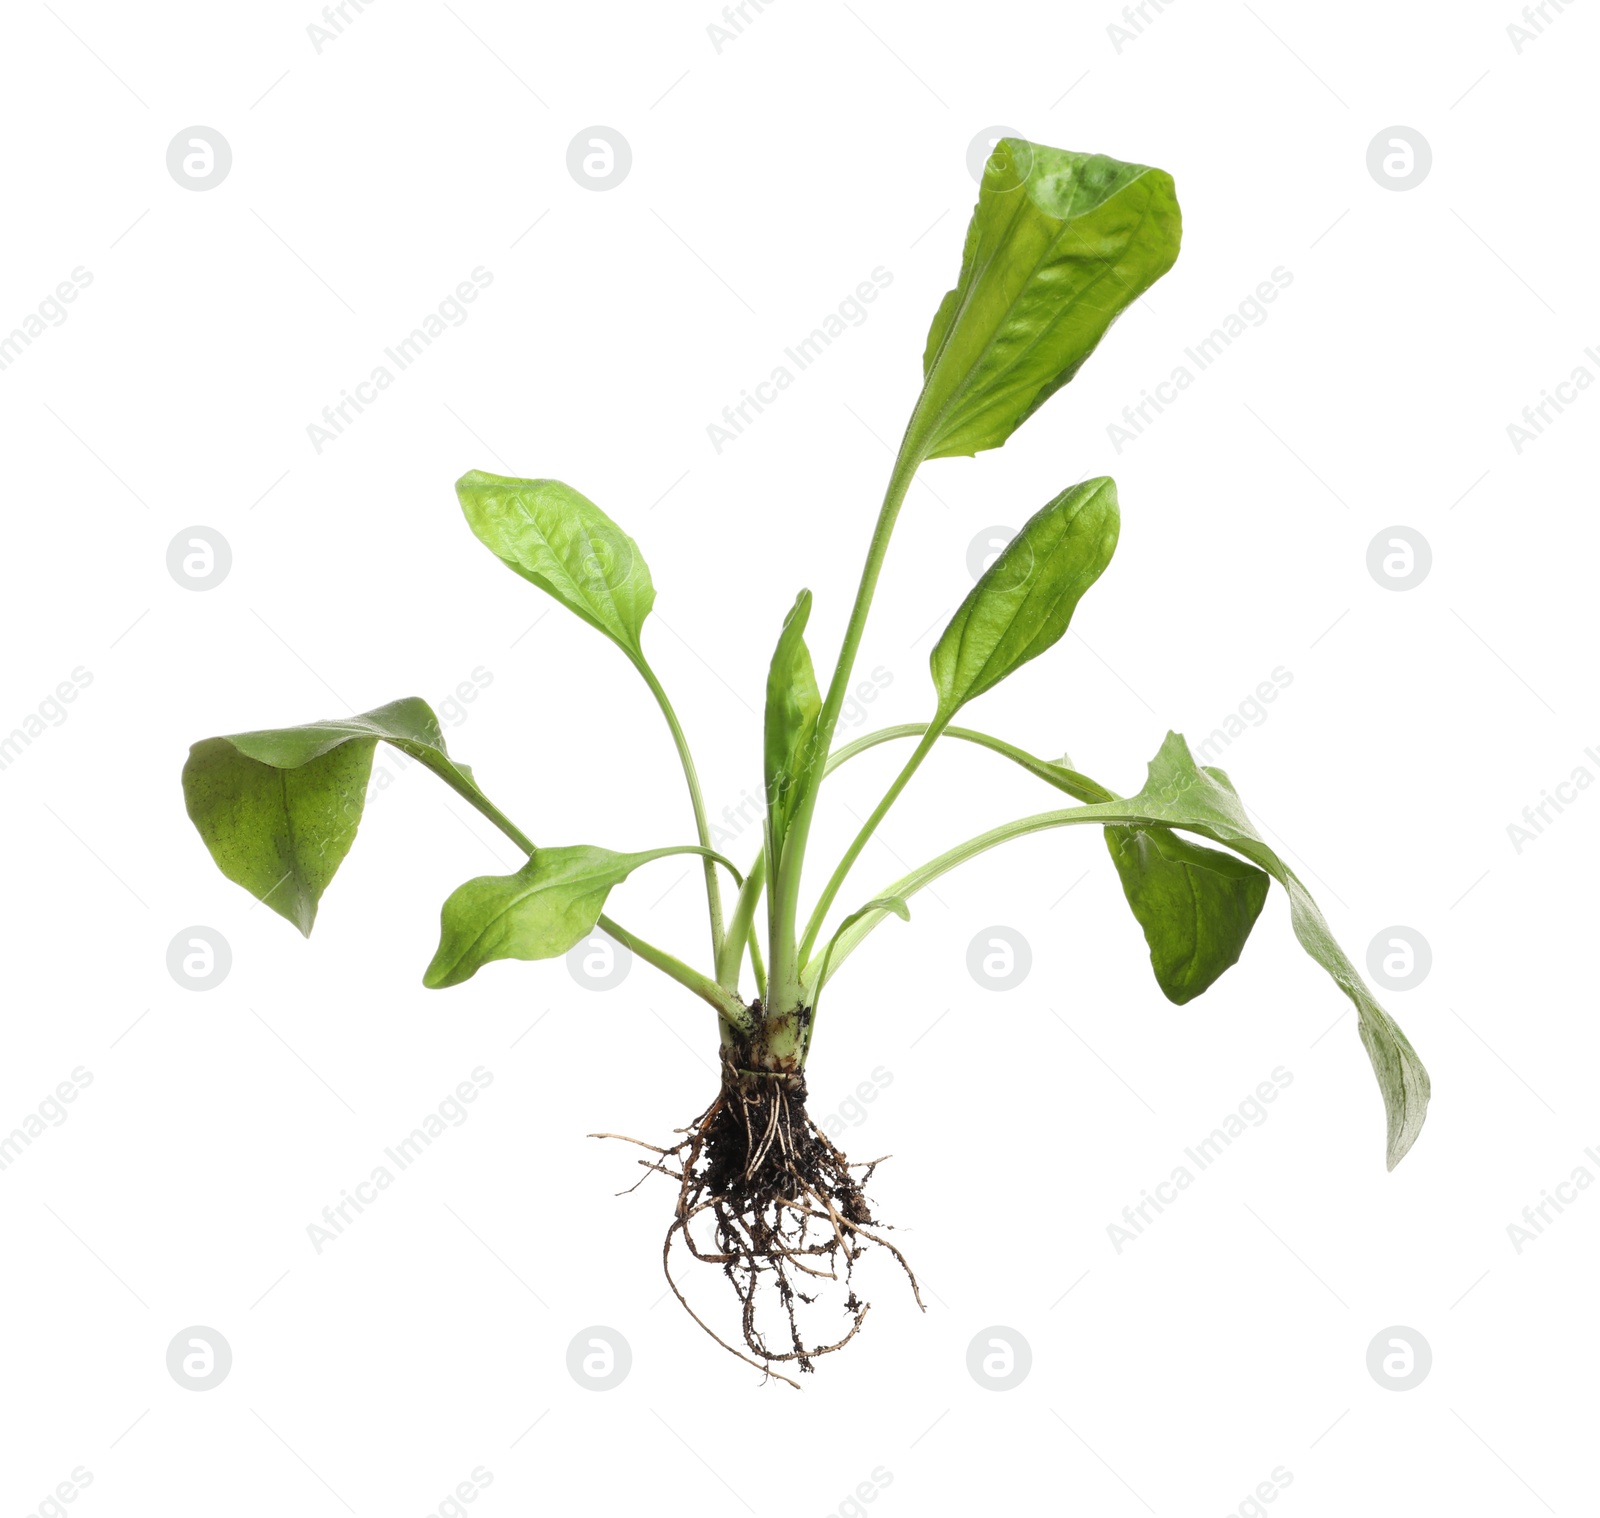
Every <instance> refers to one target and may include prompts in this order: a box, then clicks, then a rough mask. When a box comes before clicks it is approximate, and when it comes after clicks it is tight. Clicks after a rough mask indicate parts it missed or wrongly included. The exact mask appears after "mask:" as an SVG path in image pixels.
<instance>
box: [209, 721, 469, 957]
mask: <svg viewBox="0 0 1600 1518" xmlns="http://www.w3.org/2000/svg"><path fill="white" fill-rule="evenodd" d="M379 739H382V740H383V741H384V742H386V743H392V744H393V745H394V746H395V747H396V748H398V749H400V750H401V751H402V752H403V753H405V754H407V755H409V756H410V757H411V758H413V759H417V760H419V761H421V763H423V764H424V765H426V766H427V767H428V768H429V769H430V770H432V771H433V772H434V774H436V775H438V776H439V777H440V779H442V780H443V781H444V782H445V783H446V784H447V785H449V786H450V787H451V788H452V789H454V790H456V791H458V792H459V793H460V794H461V795H463V796H465V797H466V798H467V799H468V800H469V801H471V802H472V803H473V805H474V806H477V807H479V808H480V809H481V810H484V811H486V812H487V813H488V814H489V815H491V816H498V815H499V814H498V813H497V812H496V811H495V809H494V807H493V806H492V804H491V803H490V802H489V801H488V798H487V797H485V796H484V795H483V793H482V792H481V791H480V790H479V789H478V787H477V784H476V782H475V781H474V780H473V779H472V776H471V773H470V772H469V771H468V770H467V769H466V767H465V766H464V765H458V764H456V763H455V762H454V761H453V760H452V759H451V758H450V756H449V754H448V753H447V752H446V751H445V743H444V737H443V735H442V734H441V733H440V731H439V719H438V718H437V717H435V716H434V714H433V710H432V708H431V707H429V705H428V703H427V702H426V701H422V700H419V699H418V698H417V697H415V696H407V697H405V698H403V699H401V700H399V701H391V702H390V703H389V704H388V705H387V706H380V707H378V708H377V709H376V710H375V711H370V712H363V713H362V714H361V715H360V716H358V717H343V718H336V719H334V720H332V721H328V722H310V723H307V724H305V725H304V726H302V727H280V728H265V729H262V730H260V731H258V732H251V733H234V734H232V735H231V736H229V737H225V738H206V739H204V740H202V741H201V742H199V743H196V744H195V745H194V746H193V747H192V748H191V749H190V750H189V758H188V761H187V762H186V763H185V764H184V766H183V796H184V804H185V806H186V808H187V810H188V813H189V819H190V821H192V822H193V823H194V825H195V827H196V829H197V830H198V831H199V834H200V837H201V838H202V839H203V840H204V841H205V845H206V847H207V848H208V849H209V850H210V851H211V857H212V858H213V859H214V860H215V861H216V863H217V868H218V869H220V870H221V871H222V873H223V874H224V875H226V876H227V877H228V879H229V880H231V881H233V882H234V883H235V884H237V885H241V886H243V887H244V888H245V890H247V891H249V892H250V894H251V895H252V896H254V897H256V899H257V900H259V901H262V902H265V903H266V905H267V906H269V907H271V908H272V910H273V911H274V912H277V913H278V914H279V915H280V916H282V917H286V918H288V920H289V921H290V922H292V923H293V924H294V925H295V926H296V927H297V928H299V929H300V931H301V932H302V933H304V934H306V935H308V936H309V935H310V932H311V925H312V923H313V922H315V920H316V916H317V903H318V901H319V900H320V899H321V897H322V893H323V891H325V890H326V889H327V886H328V882H329V881H330V880H332V879H333V876H334V873H335V871H337V870H338V868H339V866H340V864H341V863H343V861H344V857H345V855H346V854H347V853H349V851H350V845H351V844H352V843H353V842H354V841H355V836H356V829H357V827H358V826H360V823H361V814H362V811H363V809H364V807H365V805H366V797H367V781H368V778H369V776H370V775H371V772H372V751H373V749H374V748H375V747H376V746H377V744H378V740H379Z"/></svg>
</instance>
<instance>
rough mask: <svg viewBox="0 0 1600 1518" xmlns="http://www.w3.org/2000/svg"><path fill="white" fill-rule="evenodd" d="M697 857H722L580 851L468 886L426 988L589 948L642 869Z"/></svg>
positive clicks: (453, 905) (561, 852) (533, 861)
mask: <svg viewBox="0 0 1600 1518" xmlns="http://www.w3.org/2000/svg"><path fill="white" fill-rule="evenodd" d="M698 853H705V854H707V855H708V856H709V857H711V858H717V857H718V856H716V855H711V854H710V851H709V850H703V849H696V848H670V849H651V850H650V851H649V852H647V853H643V854H614V853H612V852H611V850H610V849H598V848H592V847H589V846H586V845H581V844H580V845H577V846H575V847H572V848H558V849H535V850H534V852H533V856H532V858H530V859H529V860H528V862H527V863H526V864H525V865H523V867H522V868H521V869H520V870H518V871H517V873H516V874H515V875H480V876H479V877H478V878H477V879H475V880H469V881H468V882H467V883H466V884H465V885H463V886H458V887H457V888H456V889H455V890H454V891H452V892H451V893H450V896H449V898H448V899H447V900H446V901H445V904H444V907H443V909H442V910H441V912H440V914H439V915H440V921H439V947H438V949H437V950H436V951H435V952H434V956H433V961H432V963H431V964H429V966H428V968H427V970H426V971H425V972H424V973H423V977H422V983H423V985H425V986H428V987H430V988H432V989H434V990H438V989H439V988H441V987H443V986H458V985H460V984H461V982H462V981H464V980H471V979H472V977H473V976H474V975H476V974H477V973H478V971H479V970H481V969H482V968H483V966H484V965H486V964H488V963H489V962H490V961H491V960H495V959H555V958H557V957H558V956H559V955H562V954H565V953H566V952H567V950H568V949H570V948H572V946H573V945H574V944H577V943H581V942H582V941H583V939H584V937H585V936H586V935H587V934H588V933H589V932H590V931H592V929H593V928H594V925H595V923H596V922H598V921H599V920H600V914H601V912H603V911H604V910H605V905H606V897H607V896H609V895H610V894H611V889H612V887H613V886H616V885H620V884H621V883H622V882H623V881H624V880H626V879H627V878H628V876H629V875H631V874H632V873H633V871H635V870H636V869H638V868H639V866H640V865H642V864H648V863H649V862H650V861H651V860H652V859H661V858H664V857H665V856H666V855H668V854H698ZM724 862H725V861H724ZM730 868H731V866H730Z"/></svg>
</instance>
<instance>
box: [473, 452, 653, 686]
mask: <svg viewBox="0 0 1600 1518" xmlns="http://www.w3.org/2000/svg"><path fill="white" fill-rule="evenodd" d="M456 494H457V495H458V496H459V497H460V499H461V509H462V510H463V511H464V512H465V513H466V517H467V523H468V525H469V526H470V527H471V528H472V530H473V532H475V533H476V534H477V535H478V538H479V540H480V541H481V542H482V543H484V544H485V545H486V546H487V547H488V548H489V549H490V550H491V551H492V552H493V553H494V554H495V555H496V556H497V557H498V558H499V559H500V560H501V561H502V562H503V563H505V564H507V565H509V566H510V567H511V568H512V569H514V570H515V571H516V572H517V573H518V574H519V575H521V576H522V577H523V579H525V580H531V581H532V582H533V583H534V584H535V585H537V586H538V587H539V589H540V590H542V591H545V592H546V593H547V594H549V595H552V596H554V597H555V598H556V600H558V601H559V602H560V603H561V604H562V605H563V606H565V607H566V608H567V610H568V611H572V612H576V613H577V615H578V616H580V617H582V618H583V620H584V621H585V622H587V623H588V624H589V625H590V626H591V627H596V628H599V630H600V631H601V632H603V633H604V634H605V635H606V636H607V637H608V638H610V639H611V640H612V642H614V643H616V644H617V645H618V646H619V647H621V648H622V649H623V650H624V651H625V652H627V653H629V654H630V655H633V656H634V657H635V658H642V657H643V655H642V653H641V651H640V643H639V638H640V632H641V629H642V628H643V627H644V619H645V618H646V617H648V616H649V615H650V608H651V607H652V606H653V605H654V604H655V599H656V588H655V586H654V584H653V583H652V582H651V579H650V569H649V566H648V565H647V564H646V563H645V561H644V555H643V554H642V553H640V552H639V545H638V544H637V543H635V542H634V541H633V539H632V538H630V537H629V536H628V535H627V533H625V532H624V531H623V530H622V529H621V528H620V527H618V526H617V524H616V523H615V522H613V521H612V520H611V518H610V517H608V516H607V515H606V514H605V512H603V511H602V510H601V509H600V508H599V507H598V506H596V505H595V504H594V502H592V501H590V500H588V499H586V498H585V497H584V496H581V495H579V494H578V492H577V491H576V490H574V489H573V488H572V487H571V486H570V485H563V484H562V483H561V481H560V480H515V479H508V478H506V477H505V476H504V475H498V474H485V473H483V472H482V471H481V470H478V469H474V470H472V471H471V472H470V473H467V474H464V475H462V476H461V478H460V479H459V480H457V481H456Z"/></svg>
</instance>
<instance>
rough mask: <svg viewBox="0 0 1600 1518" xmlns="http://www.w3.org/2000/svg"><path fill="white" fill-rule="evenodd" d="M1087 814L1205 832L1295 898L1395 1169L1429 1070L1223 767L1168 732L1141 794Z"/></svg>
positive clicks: (1304, 941) (1410, 1138) (1302, 929)
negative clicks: (1334, 991)
mask: <svg viewBox="0 0 1600 1518" xmlns="http://www.w3.org/2000/svg"><path fill="white" fill-rule="evenodd" d="M1083 810H1084V811H1085V812H1109V811H1113V810H1121V811H1125V812H1131V813H1134V814H1137V815H1136V818H1134V819H1125V820H1139V821H1152V822H1164V823H1167V824H1168V825H1169V826H1173V827H1182V828H1185V829H1187V830H1189V831H1190V832H1196V833H1199V834H1200V835H1201V836H1202V837H1205V838H1209V839H1211V840H1212V841H1213V842H1214V843H1221V844H1225V845H1226V846H1227V847H1228V848H1230V849H1232V850H1233V851H1234V852H1235V853H1237V854H1242V855H1243V856H1244V857H1245V858H1246V859H1248V860H1250V861H1251V862H1252V863H1253V864H1257V865H1259V866H1260V867H1261V868H1262V869H1263V870H1265V871H1266V872H1267V874H1269V875H1270V876H1272V878H1273V879H1274V880H1276V881H1277V882H1278V884H1279V885H1281V886H1282V887H1283V888H1284V890H1285V891H1286V892H1287V893H1288V896H1289V913H1290V920H1291V922H1292V924H1293V926H1294V936H1295V937H1296V938H1297V939H1299V940H1300V946H1301V948H1303V949H1304V950H1305V951H1306V953H1307V954H1309V955H1310V956H1311V957H1312V958H1313V959H1314V960H1316V962H1317V963H1318V964H1319V965H1321V966H1322V968H1323V969H1324V970H1326V971H1327V972H1328V974H1329V976H1330V977H1332V979H1333V982H1334V984H1335V985H1337V986H1338V987H1339V989H1340V990H1341V991H1343V992H1344V994H1345V995H1346V996H1348V997H1349V998H1350V1000H1351V1002H1352V1003H1353V1004H1354V1005H1355V1009H1356V1013H1357V1016H1358V1019H1359V1027H1360V1033H1361V1042H1362V1044H1363V1046H1364V1047H1365V1048H1366V1051H1367V1058H1368V1059H1369V1060H1371V1062H1372V1069H1373V1073H1374V1074H1375V1075H1376V1076H1377V1078H1378V1089H1379V1090H1380V1091H1381V1092H1382V1093H1383V1103H1384V1108H1385V1111H1386V1113H1387V1115H1388V1164H1389V1168H1390V1169H1391V1170H1393V1169H1394V1167H1395V1166H1396V1165H1398V1164H1399V1163H1400V1161H1401V1160H1402V1159H1403V1158H1404V1157H1405V1154H1406V1152H1407V1150H1409V1149H1410V1148H1411V1146H1412V1145H1413V1144H1414V1143H1415V1142H1416V1140H1417V1135H1418V1134H1419V1133H1420V1132H1421V1131H1422V1123H1423V1119H1424V1118H1425V1116H1426V1115H1427V1110H1428V1096H1429V1094H1430V1091H1431V1083H1430V1082H1429V1080H1428V1072H1427V1070H1426V1069H1425V1068H1424V1066H1423V1063H1422V1061H1421V1060H1420V1059H1418V1058H1417V1053H1416V1050H1414V1049H1413V1048H1412V1047H1411V1044H1410V1042H1409V1040H1407V1038H1406V1036H1405V1034H1404V1033H1402V1032H1401V1031H1400V1028H1399V1026H1398V1025H1397V1024H1396V1023H1395V1021H1394V1019H1393V1018H1391V1017H1390V1016H1389V1014H1388V1013H1387V1012H1385V1011H1384V1010H1383V1008H1382V1007H1381V1006H1379V1004H1378V1002H1377V999H1376V998H1375V997H1374V996H1373V994H1372V992H1371V991H1369V990H1368V989H1367V986H1366V983H1365V982H1364V981H1363V980H1362V979H1361V976H1360V975H1359V974H1358V973H1357V971H1356V968H1355V966H1354V965H1353V964H1351V963H1350V960H1349V958H1348V957H1347V956H1346V954H1345V952H1344V950H1343V949H1341V948H1340V947H1339V945H1338V942H1337V941H1336V940H1335V939H1334V936H1333V933H1332V931H1331V930H1330V929H1329V927H1328V923H1327V919H1326V918H1324V917H1323V915H1322V911H1321V909H1320V908H1319V907H1318V906H1317V904H1316V902H1315V901H1313V900H1312V898H1311V893H1310V892H1309V891H1307V890H1306V888H1305V886H1304V885H1303V884H1302V883H1301V881H1300V877H1299V876H1297V875H1296V874H1295V873H1294V871H1293V870H1291V869H1290V868H1289V866H1288V865H1286V864H1285V863H1284V862H1283V861H1282V860H1281V859H1280V858H1279V857H1278V856H1277V854H1276V853H1275V852H1274V851H1273V850H1272V849H1270V848H1269V847H1268V846H1267V845H1266V843H1264V842H1263V841H1262V839H1261V837H1260V835H1259V834H1258V833H1257V832H1256V830H1255V828H1254V827H1253V826H1252V824H1251V822H1250V819H1249V817H1248V816H1246V814H1245V810H1244V806H1243V804H1242V803H1241V802H1240V800H1239V797H1238V794H1237V792H1235V790H1234V789H1233V784H1232V782H1231V781H1230V780H1229V779H1228V777H1227V776H1226V775H1225V774H1224V773H1223V772H1222V771H1221V770H1219V769H1207V768H1204V767H1202V766H1200V765H1197V764H1196V763H1195V762H1194V757H1193V755H1191V754H1190V752H1189V745H1188V744H1187V743H1185V742H1184V740H1183V738H1182V737H1181V736H1180V735H1179V734H1178V733H1168V734H1167V738H1166V742H1164V743H1163V744H1162V745H1161V750H1160V752H1159V753H1158V754H1157V755H1156V757H1155V758H1154V759H1152V760H1151V761H1150V767H1149V774H1148V776H1147V778H1146V780H1145V784H1144V789H1143V790H1141V791H1140V792H1139V794H1138V795H1137V796H1135V797H1133V798H1132V799H1131V800H1130V801H1127V802H1109V803H1106V804H1104V805H1102V806H1095V807H1086V808H1084V809H1083Z"/></svg>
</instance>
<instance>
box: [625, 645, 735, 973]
mask: <svg viewBox="0 0 1600 1518" xmlns="http://www.w3.org/2000/svg"><path fill="white" fill-rule="evenodd" d="M629 658H631V659H632V660H633V664H634V667H635V668H636V669H637V670H638V671H639V673H640V675H642V676H643V677H644V683H645V684H646V685H648V686H649V687H650V693H651V694H652V695H653V696H654V697H655V698H656V703H657V705H659V706H660V708H661V715H662V716H663V717H665V718H666V719H667V727H668V728H669V729H670V730H671V733H672V741H673V743H674V744H676V745H677V749H678V759H679V761H680V762H681V763H682V765H683V777H684V779H685V780H687V781H688V783H689V800H690V802H691V803H692V804H693V806H694V826H695V832H696V833H697V834H698V835H699V838H700V846H701V847H702V848H710V847H711V829H710V828H709V827H707V825H706V804H705V798H704V797H703V796H702V795H701V794H700V776H699V774H698V773H697V772H696V770H695V767H694V755H693V754H691V753H690V752H689V740H688V739H687V738H685V737H684V735H683V727H682V725H681V724H680V723H679V721H678V714H677V713H676V712H675V711H673V709H672V702H671V701H669V700H668V699H667V693H666V691H664V690H663V689H662V688H661V682H660V681H659V680H658V679H656V674H655V671H654V670H653V669H651V668H650V666H649V664H648V663H647V662H646V661H645V658H644V655H643V654H639V655H637V656H635V655H634V654H632V653H630V654H629ZM705 875H706V907H707V909H708V911H709V913H710V916H711V955H712V958H713V960H715V959H717V958H718V957H719V956H720V955H721V953H722V944H723V935H722V889H721V887H720V886H719V885H718V883H717V870H716V866H715V865H714V864H713V863H712V862H711V860H709V859H707V860H706V862H705Z"/></svg>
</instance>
